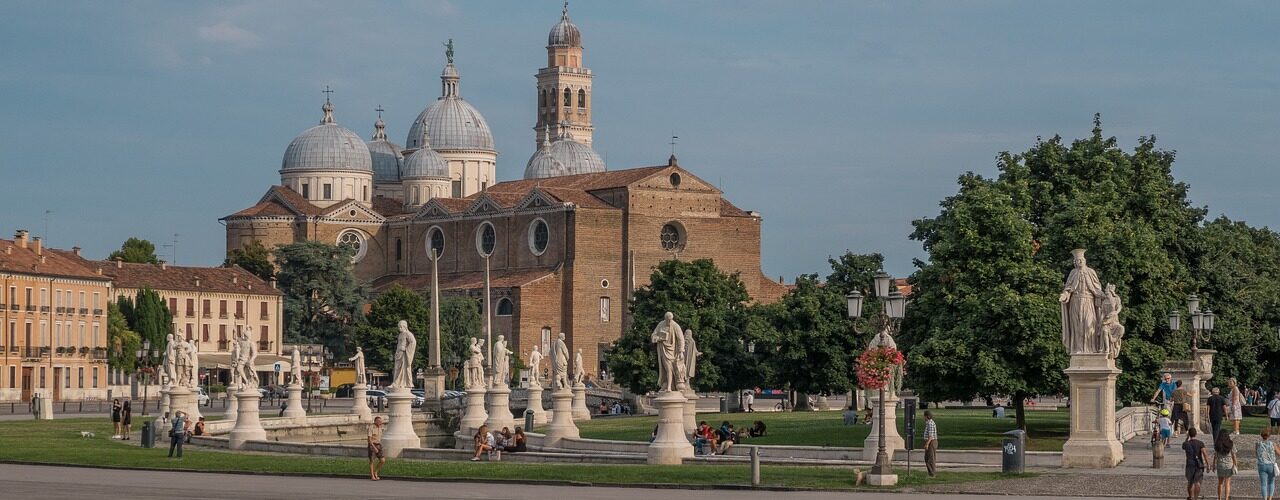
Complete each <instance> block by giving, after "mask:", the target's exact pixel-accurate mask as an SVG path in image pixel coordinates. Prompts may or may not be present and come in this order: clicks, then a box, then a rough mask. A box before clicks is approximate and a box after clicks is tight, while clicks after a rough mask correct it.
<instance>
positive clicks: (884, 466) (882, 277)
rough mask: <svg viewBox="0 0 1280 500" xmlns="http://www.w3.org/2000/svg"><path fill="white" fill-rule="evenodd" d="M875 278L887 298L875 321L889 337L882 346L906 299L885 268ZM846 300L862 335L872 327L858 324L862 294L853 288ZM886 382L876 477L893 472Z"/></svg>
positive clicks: (880, 404)
mask: <svg viewBox="0 0 1280 500" xmlns="http://www.w3.org/2000/svg"><path fill="white" fill-rule="evenodd" d="M873 281H874V285H875V292H876V297H879V298H881V299H883V300H884V304H883V309H882V310H881V311H880V314H879V315H877V317H876V321H875V324H876V326H878V327H879V328H878V330H879V331H880V332H881V333H879V334H878V335H885V336H888V337H889V339H883V338H881V339H878V340H877V341H876V342H874V343H875V344H877V345H879V344H881V343H882V342H883V341H885V340H892V338H893V333H894V332H895V331H896V330H897V328H898V325H899V324H900V322H901V320H902V317H903V313H904V312H905V310H906V298H905V297H903V296H902V293H900V292H898V291H897V290H894V291H892V292H890V291H889V285H890V283H891V282H892V281H893V278H892V277H890V276H889V274H888V273H885V272H884V271H880V272H878V273H876V274H875V276H874V279H873ZM845 299H846V301H847V303H848V308H849V311H848V314H849V319H851V320H853V321H852V323H853V332H854V333H855V334H858V335H862V334H863V332H864V328H865V326H869V325H864V328H860V327H859V325H858V320H859V319H861V318H862V303H863V296H862V293H861V292H858V291H857V290H854V291H853V292H851V293H849V294H848V295H846V296H845ZM868 323H869V322H868ZM887 385H888V382H886V383H885V385H882V386H880V388H879V393H880V400H879V401H878V402H877V407H878V410H879V411H878V418H877V424H878V426H879V428H880V429H879V433H878V438H879V439H878V441H877V443H876V444H877V450H876V460H875V464H874V465H873V466H872V467H871V475H873V476H887V475H892V473H893V466H892V464H890V462H889V453H888V450H887V449H886V448H885V441H886V436H885V427H886V422H885V386H887Z"/></svg>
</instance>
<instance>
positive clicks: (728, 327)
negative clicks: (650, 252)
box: [607, 259, 768, 394]
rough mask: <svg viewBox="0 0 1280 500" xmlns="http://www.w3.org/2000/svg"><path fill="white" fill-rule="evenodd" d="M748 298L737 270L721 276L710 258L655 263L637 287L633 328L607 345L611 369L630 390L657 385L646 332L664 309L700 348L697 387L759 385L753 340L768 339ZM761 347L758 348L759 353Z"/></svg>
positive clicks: (733, 387) (632, 310) (655, 370)
mask: <svg viewBox="0 0 1280 500" xmlns="http://www.w3.org/2000/svg"><path fill="white" fill-rule="evenodd" d="M748 300H750V297H749V296H748V295H747V289H746V286H744V285H743V284H742V280H741V279H739V278H738V275H737V274H732V275H730V274H725V273H723V272H721V271H720V270H719V269H716V267H715V264H714V263H713V262H712V261H711V260H709V259H699V260H695V261H692V262H681V261H676V260H669V261H664V262H662V263H660V264H658V266H657V268H656V269H655V270H654V272H653V275H652V276H651V277H650V279H649V284H648V285H647V286H645V287H643V288H641V289H640V290H637V291H636V295H635V300H634V301H633V302H632V304H631V317H632V323H631V328H630V329H629V330H628V331H626V332H625V333H623V335H622V337H621V338H620V339H618V341H617V342H616V343H615V344H614V345H613V346H612V347H611V348H610V349H609V353H608V355H607V359H608V367H609V373H610V374H612V376H613V377H614V379H615V380H616V381H617V382H618V383H619V384H620V385H622V386H624V387H627V388H628V389H629V390H631V391H632V392H636V393H641V394H642V393H645V392H649V391H652V390H655V389H656V388H657V387H658V374H657V371H658V368H657V367H658V365H657V358H656V355H655V352H654V347H653V345H652V344H651V343H650V342H649V336H650V335H651V334H652V333H653V327H654V325H656V324H657V323H658V322H659V321H661V320H662V317H663V315H664V314H666V313H667V312H668V311H670V312H671V313H673V314H674V315H675V319H676V322H677V323H679V324H680V326H681V327H682V328H685V329H692V330H693V332H694V333H693V335H694V339H695V341H696V342H697V345H698V349H699V350H700V351H702V356H700V357H699V358H698V365H697V371H696V376H695V377H694V379H693V383H694V386H695V389H697V390H704V391H706V390H736V389H739V388H742V387H749V386H750V385H754V384H757V383H759V380H760V378H759V377H760V375H759V374H760V373H762V371H761V368H760V366H759V365H760V363H759V359H760V356H761V355H760V354H755V355H752V354H751V353H749V352H748V351H749V347H748V346H749V345H750V343H751V342H758V343H759V342H762V341H767V336H768V329H767V328H766V327H765V326H764V324H763V323H759V322H757V323H752V321H751V310H750V308H749V307H748V306H747V301H748ZM757 337H759V338H757ZM761 351H762V349H760V347H759V346H757V353H760V352H761Z"/></svg>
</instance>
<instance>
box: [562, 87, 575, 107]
mask: <svg viewBox="0 0 1280 500" xmlns="http://www.w3.org/2000/svg"><path fill="white" fill-rule="evenodd" d="M572 106H573V91H572V90H569V88H568V87H565V89H564V107H566V108H568V107H572Z"/></svg>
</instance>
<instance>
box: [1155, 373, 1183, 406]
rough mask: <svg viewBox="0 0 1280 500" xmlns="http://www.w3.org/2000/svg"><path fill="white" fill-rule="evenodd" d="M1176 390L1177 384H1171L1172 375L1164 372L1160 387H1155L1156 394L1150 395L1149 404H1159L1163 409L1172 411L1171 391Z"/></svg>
mask: <svg viewBox="0 0 1280 500" xmlns="http://www.w3.org/2000/svg"><path fill="white" fill-rule="evenodd" d="M1177 389H1178V386H1177V384H1175V383H1174V382H1173V374H1172V373H1167V372H1166V373H1165V374H1164V377H1163V380H1161V381H1160V385H1159V386H1158V387H1156V392H1153V393H1151V404H1159V405H1162V406H1164V409H1166V410H1171V411H1172V407H1173V391H1175V390H1177Z"/></svg>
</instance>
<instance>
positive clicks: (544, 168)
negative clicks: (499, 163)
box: [524, 132, 606, 179]
mask: <svg viewBox="0 0 1280 500" xmlns="http://www.w3.org/2000/svg"><path fill="white" fill-rule="evenodd" d="M605 170H606V169H605V165H604V160H603V159H601V158H600V155H599V154H597V153H596V151H595V150H594V149H591V146H588V145H586V144H583V143H581V142H578V141H575V140H573V137H572V136H571V135H569V134H568V133H567V132H563V133H561V135H560V137H558V138H556V141H555V142H552V143H549V144H548V143H547V139H546V138H545V136H544V138H543V141H542V147H540V148H538V150H537V151H536V152H534V153H533V156H531V157H529V163H527V164H525V168H524V178H525V179H541V178H544V177H559V176H562V175H577V174H594V173H597V172H604V171H605Z"/></svg>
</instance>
